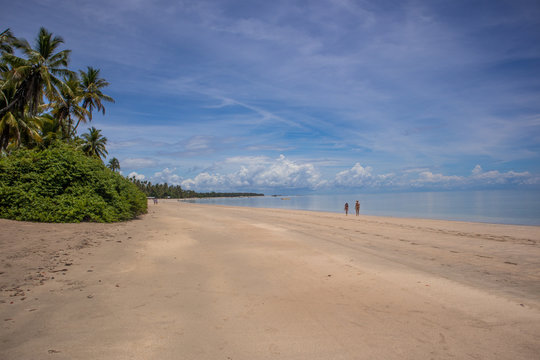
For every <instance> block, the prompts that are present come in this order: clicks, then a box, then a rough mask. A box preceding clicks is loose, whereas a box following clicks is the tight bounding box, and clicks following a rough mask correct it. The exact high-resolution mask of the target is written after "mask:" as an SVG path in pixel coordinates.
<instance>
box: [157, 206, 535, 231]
mask: <svg viewBox="0 0 540 360" xmlns="http://www.w3.org/2000/svg"><path fill="white" fill-rule="evenodd" d="M208 199H211V198H208ZM173 200H178V201H179V202H182V201H183V200H191V201H193V200H195V201H196V200H201V199H160V201H173ZM190 204H194V205H203V206H219V207H225V208H227V207H231V208H249V209H263V210H281V211H293V212H294V211H302V212H306V213H310V212H315V213H323V214H332V215H336V214H337V215H343V216H344V217H355V216H356V215H355V214H354V213H353V214H351V212H350V211H349V215H347V216H346V215H345V214H344V212H343V211H328V210H316V209H314V210H309V209H287V208H276V207H259V206H248V205H224V204H205V203H199V202H190ZM148 206H150V205H148ZM360 216H362V217H368V218H369V217H372V218H382V219H385V218H388V219H397V220H398V219H403V220H410V221H416V220H419V221H424V220H426V221H448V222H458V223H464V224H484V225H505V226H527V227H536V228H538V229H539V231H540V225H535V224H514V223H497V222H488V221H466V220H458V219H443V218H429V217H414V216H393V215H372V214H366V213H362V211H360Z"/></svg>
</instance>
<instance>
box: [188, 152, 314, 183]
mask: <svg viewBox="0 0 540 360" xmlns="http://www.w3.org/2000/svg"><path fill="white" fill-rule="evenodd" d="M224 163H226V164H237V165H238V166H239V168H238V169H237V170H236V171H233V172H231V173H228V174H220V173H213V174H212V173H209V172H203V173H200V174H198V175H197V176H195V177H194V178H191V179H186V180H184V181H182V183H181V185H182V186H183V187H184V188H186V189H193V190H227V189H267V188H291V189H305V188H310V189H314V188H317V187H318V186H320V185H321V184H322V183H323V182H322V181H321V176H320V173H319V171H318V170H317V169H316V168H315V166H313V164H309V163H298V162H295V161H292V160H289V159H287V158H286V157H285V156H284V155H280V156H279V158H277V159H270V158H267V157H235V158H229V159H227V160H225V162H224Z"/></svg>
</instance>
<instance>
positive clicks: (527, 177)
mask: <svg viewBox="0 0 540 360" xmlns="http://www.w3.org/2000/svg"><path fill="white" fill-rule="evenodd" d="M470 178H471V180H472V181H474V182H478V183H482V184H508V183H514V184H527V185H529V184H530V185H532V184H536V183H538V177H534V176H532V175H531V174H530V173H529V172H528V171H524V172H515V171H507V172H504V173H501V172H499V171H498V170H491V171H484V170H483V169H482V167H481V166H480V165H476V166H475V167H474V169H473V170H472V175H471V177H470Z"/></svg>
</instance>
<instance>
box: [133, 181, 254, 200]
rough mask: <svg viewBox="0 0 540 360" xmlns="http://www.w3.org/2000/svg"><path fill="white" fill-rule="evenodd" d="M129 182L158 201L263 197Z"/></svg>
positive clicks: (145, 182) (251, 194) (143, 182)
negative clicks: (166, 199) (200, 191)
mask: <svg viewBox="0 0 540 360" xmlns="http://www.w3.org/2000/svg"><path fill="white" fill-rule="evenodd" d="M130 180H131V181H132V182H133V183H134V184H135V185H137V187H138V188H139V189H140V190H141V191H142V192H144V193H145V194H146V196H148V197H156V198H160V199H164V198H171V199H187V198H209V197H239V196H264V194H257V193H219V192H207V193H198V192H195V191H193V190H183V189H182V188H181V187H180V185H173V186H169V185H167V183H165V184H152V183H151V182H149V181H140V180H137V179H135V178H130Z"/></svg>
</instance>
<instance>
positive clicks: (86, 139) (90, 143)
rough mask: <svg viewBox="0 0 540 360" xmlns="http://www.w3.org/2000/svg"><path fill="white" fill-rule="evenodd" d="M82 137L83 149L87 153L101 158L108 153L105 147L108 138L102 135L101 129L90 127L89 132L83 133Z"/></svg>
mask: <svg viewBox="0 0 540 360" xmlns="http://www.w3.org/2000/svg"><path fill="white" fill-rule="evenodd" d="M81 137H82V138H83V144H82V150H83V151H84V153H85V154H86V155H88V156H94V157H97V158H99V159H101V158H103V157H105V156H106V155H107V154H108V152H107V149H106V148H105V145H106V144H107V138H106V137H105V136H103V135H101V130H98V129H96V128H95V127H93V126H92V127H91V128H88V133H84V134H82V135H81Z"/></svg>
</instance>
